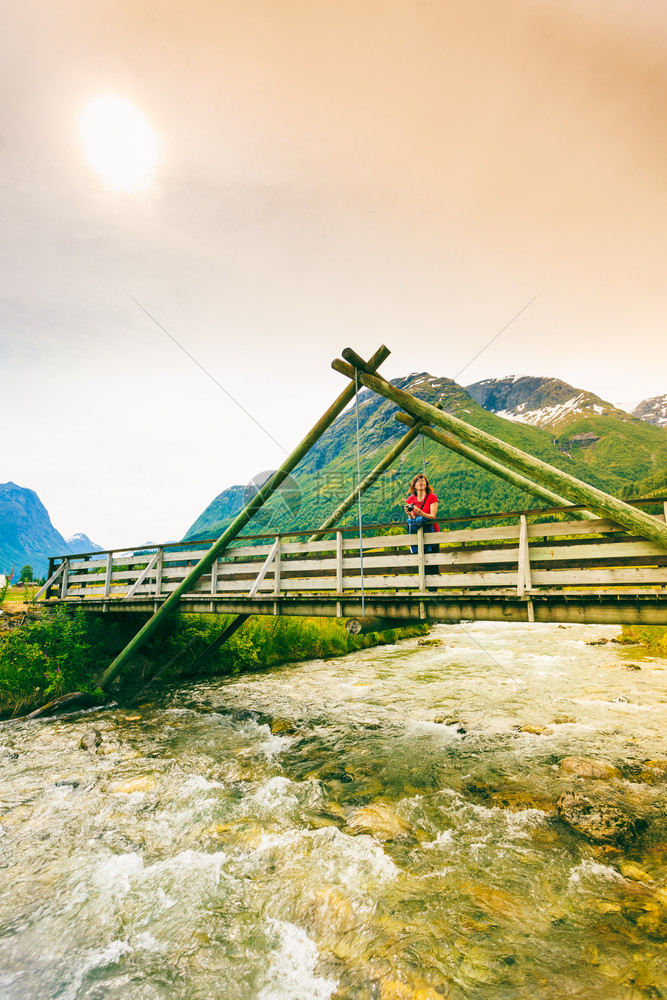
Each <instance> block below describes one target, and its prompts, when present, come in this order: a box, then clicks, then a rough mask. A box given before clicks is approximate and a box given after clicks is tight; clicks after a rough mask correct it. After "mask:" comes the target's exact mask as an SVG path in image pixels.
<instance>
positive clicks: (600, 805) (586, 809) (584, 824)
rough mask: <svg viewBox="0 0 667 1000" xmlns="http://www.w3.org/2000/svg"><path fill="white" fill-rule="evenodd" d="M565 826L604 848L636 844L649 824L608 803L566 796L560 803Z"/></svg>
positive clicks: (559, 806) (559, 812)
mask: <svg viewBox="0 0 667 1000" xmlns="http://www.w3.org/2000/svg"><path fill="white" fill-rule="evenodd" d="M558 814H559V816H560V818H561V819H562V820H563V822H564V823H567V825H568V826H571V827H572V829H573V830H576V831H577V833H581V834H583V836H584V837H587V838H588V839H589V840H592V841H594V842H597V843H602V844H617V843H621V844H623V843H627V842H628V841H631V840H634V839H635V837H636V836H637V834H638V833H639V832H640V831H641V829H642V828H643V827H644V825H645V823H644V821H642V820H639V819H637V818H636V817H633V816H631V815H629V814H628V813H626V812H624V811H623V810H622V809H619V808H618V806H615V805H613V804H611V803H607V802H594V801H593V799H591V798H589V797H588V796H587V795H584V794H583V793H582V792H564V793H563V795H561V797H560V798H559V800H558Z"/></svg>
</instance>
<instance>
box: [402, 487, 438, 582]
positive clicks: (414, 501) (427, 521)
mask: <svg viewBox="0 0 667 1000" xmlns="http://www.w3.org/2000/svg"><path fill="white" fill-rule="evenodd" d="M405 513H406V514H407V515H408V534H410V535H414V534H415V533H416V532H417V531H419V529H420V528H423V529H424V532H425V533H426V532H427V531H440V526H439V525H438V524H437V523H436V521H435V519H436V517H437V516H438V498H437V496H436V495H435V493H434V492H433V490H432V489H431V484H430V483H429V481H428V479H427V478H426V476H424V475H422V474H421V473H419V474H418V475H416V476H415V477H414V479H413V480H412V482H411V483H410V496H409V497H408V499H407V500H406V501H405ZM438 549H439V546H438V545H426V546H425V547H424V551H425V552H437V551H438ZM410 551H411V552H412V553H413V554H414V553H416V551H417V546H416V545H411V546H410ZM428 569H433V570H435V569H436V568H435V567H431V566H429V567H428Z"/></svg>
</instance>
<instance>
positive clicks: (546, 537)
mask: <svg viewBox="0 0 667 1000" xmlns="http://www.w3.org/2000/svg"><path fill="white" fill-rule="evenodd" d="M529 513H530V512H528V513H524V514H520V515H519V516H518V518H517V520H516V521H515V522H514V523H512V524H509V525H508V524H503V525H492V526H490V527H489V526H486V527H478V528H474V527H473V528H464V529H459V530H450V531H446V530H445V531H441V532H439V533H437V534H436V533H433V532H429V533H426V534H424V532H423V530H422V531H420V532H419V533H418V534H417V535H412V536H409V535H407V534H405V533H401V534H382V535H380V534H375V533H373V532H372V530H371V533H370V534H366V535H364V537H363V542H362V545H363V586H364V589H365V592H366V593H367V594H373V593H375V594H377V593H382V594H392V595H394V596H398V597H400V595H404V596H407V595H409V594H415V593H416V594H431V593H433V592H441V593H449V594H453V593H459V594H460V593H465V594H467V595H473V594H487V595H491V594H504V595H510V594H513V595H515V596H518V597H528V596H530V595H531V594H533V595H537V594H548V593H553V594H555V593H563V592H568V593H575V592H582V591H585V592H589V593H590V592H593V591H600V592H604V594H605V595H609V594H612V593H618V594H631V593H646V592H651V593H663V594H665V596H667V549H665V548H662V547H661V546H659V545H657V544H655V543H653V542H648V541H645V540H643V539H641V538H637V537H633V536H630V535H629V534H628V533H627V532H625V531H623V530H622V529H620V528H619V526H618V525H616V524H614V523H613V522H611V521H606V520H596V521H560V522H550V523H547V522H544V521H542V522H537V523H529V520H528V515H529ZM660 519H661V520H664V515H660ZM367 530H368V529H367ZM302 534H305V532H303V533H302ZM294 535H295V533H288V534H285V535H276V536H272V537H270V538H267V539H259V540H258V542H259V543H258V544H248V540H245V544H244V540H242V539H241V540H239V541H238V542H237V543H234V544H233V545H232V546H231V547H230V548H229V549H228V550H227V552H226V553H225V555H224V556H223V557H221V558H220V559H218V560H217V561H216V562H215V563H214V564H213V567H212V569H211V571H210V572H209V573H207V574H206V575H204V576H203V577H201V578H200V579H199V581H198V582H197V584H196V586H195V588H194V589H193V591H192V595H193V596H196V597H199V598H202V599H206V598H209V599H214V598H224V597H230V598H232V597H241V596H243V597H245V598H246V599H259V598H264V599H266V598H267V597H268V598H274V599H277V598H280V597H296V596H298V595H305V594H307V595H312V594H315V593H317V594H321V595H323V596H326V597H330V598H331V599H334V600H335V599H338V598H340V597H342V596H344V595H349V594H352V593H359V592H360V590H361V587H362V575H361V559H360V552H359V549H360V543H359V538H358V537H356V538H354V537H345V534H344V532H343V531H342V530H339V531H337V532H335V533H332V535H331V537H330V538H328V539H324V540H322V541H314V542H310V541H298V540H294ZM433 544H437V545H438V546H439V551H438V552H430V553H429V552H428V551H427V548H428V547H429V546H431V545H433ZM411 545H414V546H416V547H417V551H416V553H414V554H413V553H412V552H411V551H410V546H411ZM206 551H207V546H206V545H205V544H204V545H202V543H192V544H190V545H188V544H187V543H181V544H179V545H165V546H150V547H145V548H137V549H132V550H127V549H126V550H122V551H121V550H115V551H110V552H105V553H90V554H87V555H72V556H63V557H60V558H59V559H53V560H52V562H51V572H50V577H49V580H48V581H47V583H46V584H45V586H44V587H42V589H41V590H40V591H39V592H38V594H37V595H35V600H38V599H43V600H46V601H51V600H57V601H63V600H64V601H68V602H69V601H71V602H78V601H91V600H94V601H96V602H103V603H105V604H106V603H108V602H124V603H125V602H126V603H127V604H129V603H131V602H132V601H134V600H138V599H140V598H141V599H142V600H143V601H144V603H145V600H146V598H147V597H148V598H151V599H153V600H155V601H161V600H162V599H164V598H166V597H168V596H169V594H171V593H172V592H173V590H174V589H175V588H176V587H177V586H178V584H179V583H181V581H182V580H183V579H184V578H185V577H186V575H187V574H188V573H189V572H190V570H191V569H192V567H193V565H195V564H196V563H197V562H198V561H199V560H200V559H201V557H202V555H203V554H204V553H205V552H206Z"/></svg>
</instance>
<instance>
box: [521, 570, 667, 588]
mask: <svg viewBox="0 0 667 1000" xmlns="http://www.w3.org/2000/svg"><path fill="white" fill-rule="evenodd" d="M615 583H649V584H666V583H667V569H661V568H657V567H638V566H615V567H609V568H608V569H600V568H596V569H579V570H575V569H564V570H559V569H550V570H538V569H536V570H535V571H534V572H533V586H534V587H538V586H547V587H548V586H552V585H553V584H559V585H561V586H566V587H567V586H576V585H577V584H589V585H590V586H607V585H612V584H615Z"/></svg>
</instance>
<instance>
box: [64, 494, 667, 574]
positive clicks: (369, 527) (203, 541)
mask: <svg viewBox="0 0 667 1000" xmlns="http://www.w3.org/2000/svg"><path fill="white" fill-rule="evenodd" d="M625 502H626V503H628V504H630V505H631V506H633V507H648V506H651V504H656V503H662V504H667V495H661V496H655V497H640V498H638V499H634V500H626V501H625ZM575 510H586V505H585V504H568V505H566V506H562V507H528V508H525V509H522V510H509V511H502V512H494V513H482V514H463V515H461V516H459V517H438V518H437V519H436V520H437V523H438V524H439V525H441V526H442V525H447V524H468V523H470V522H472V521H495V520H502V519H504V518H517V517H521V516H525V517H537V516H543V515H547V516H551V515H552V514H568V513H572V512H573V511H575ZM401 524H402V525H405V520H404V519H402V518H401V519H399V520H394V521H377V522H374V523H372V524H364V525H363V531H377V530H381V531H382V530H385V529H387V528H396V527H398V526H399V525H401ZM316 531H317V527H316V526H314V525H310V527H308V528H298V529H293V530H291V531H269V532H263V533H262V534H256V535H239V536H238V538H237V539H235V541H234V542H232V544H231V545H230V547H229V548H230V551H231V550H233V549H234V548H238V547H239V546H240V543H243V542H249V541H261V540H264V539H265V540H267V541H268V540H273V539H275V538H298V537H300V536H303V535H312V534H313V533H314V532H316ZM337 531H342V532H343V533H344V534H355V535H356V534H358V533H359V525H358V523H357V524H341V525H336V526H335V527H331V528H329V530H328V531H326V532H325V536H328V535H335V534H336V532H337ZM216 540H217V536H216V537H215V538H190V539H186V540H184V541H180V542H152V543H149V544H147V545H127V546H123V547H122V548H115V549H96V550H95V551H94V552H76V553H75V552H67V553H64V554H58V555H53V556H51V557H50V562H51V563H55V562H57V561H58V560H64V559H72V558H74V559H77V560H79V559H91V558H101V557H102V556H108V555H115V556H119V555H121V554H124V553H127V555H128V557H129V558H132V557H134V556H137V555H140V554H141V555H147V554H151V553H153V552H157V551H158V550H159V549H161V550H163V551H165V552H166V551H176V550H178V549H192V550H198V549H201V550H202V551H206V550H207V549H208V548H210V546H211V545H212V544H213V542H215V541H216ZM49 575H50V574H49Z"/></svg>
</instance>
